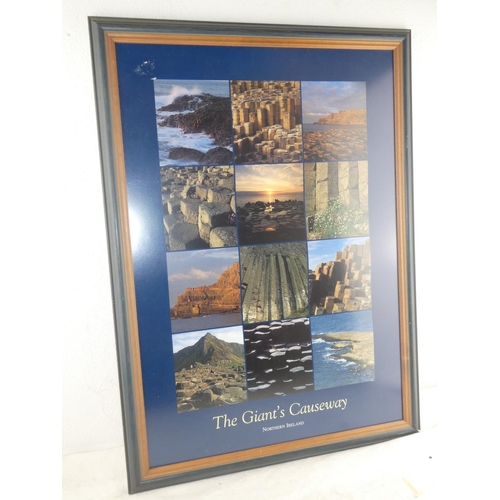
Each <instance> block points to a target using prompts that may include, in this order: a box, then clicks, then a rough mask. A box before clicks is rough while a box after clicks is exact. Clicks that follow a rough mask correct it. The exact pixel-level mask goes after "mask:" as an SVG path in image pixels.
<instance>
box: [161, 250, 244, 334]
mask: <svg viewBox="0 0 500 500" xmlns="http://www.w3.org/2000/svg"><path fill="white" fill-rule="evenodd" d="M167 268H168V287H169V301H170V318H171V325H172V332H174V333H177V332H186V331H194V330H200V329H201V328H216V327H223V326H230V325H237V324H241V302H240V297H241V294H240V268H239V264H238V249H237V248H216V249H209V250H193V251H187V252H174V253H167Z"/></svg>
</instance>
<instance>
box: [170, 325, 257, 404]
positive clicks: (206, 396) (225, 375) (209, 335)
mask: <svg viewBox="0 0 500 500" xmlns="http://www.w3.org/2000/svg"><path fill="white" fill-rule="evenodd" d="M172 345H173V351H174V369H175V391H176V395H177V411H178V412H179V413H183V412H186V411H193V410H202V409H204V408H213V407H215V406H224V405H230V404H237V403H243V402H245V401H246V400H247V392H246V379H245V357H244V356H245V354H244V348H243V332H242V328H241V326H234V327H228V328H218V329H215V330H210V331H207V330H200V331H197V332H190V333H179V334H176V335H173V336H172Z"/></svg>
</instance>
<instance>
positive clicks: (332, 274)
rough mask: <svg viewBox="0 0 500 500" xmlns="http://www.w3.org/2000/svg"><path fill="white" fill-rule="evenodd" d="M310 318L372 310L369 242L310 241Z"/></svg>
mask: <svg viewBox="0 0 500 500" xmlns="http://www.w3.org/2000/svg"><path fill="white" fill-rule="evenodd" d="M308 256H309V302H310V314H311V316H318V315H322V314H332V313H342V312H349V311H359V310H363V309H371V306H372V301H371V256H370V239H369V238H368V237H365V238H341V239H335V240H317V241H310V242H308Z"/></svg>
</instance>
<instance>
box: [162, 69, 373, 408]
mask: <svg viewBox="0 0 500 500" xmlns="http://www.w3.org/2000/svg"><path fill="white" fill-rule="evenodd" d="M154 90H155V105H156V122H157V135H158V146H159V160H160V180H161V200H162V206H163V226H164V235H165V248H166V259H167V271H168V285H169V303H170V318H171V326H172V344H173V356H174V367H175V378H176V395H177V410H178V412H186V411H192V410H199V409H204V408H212V407H216V406H222V405H227V404H237V403H242V402H245V401H251V400H256V399H264V398H274V397H280V396H287V395H290V394H300V393H303V392H307V391H313V390H321V389H329V388H333V387H339V386H345V385H350V384H357V383H362V382H369V381H373V380H374V373H375V371H374V367H375V362H374V339H373V326H372V314H371V287H370V277H371V272H370V269H371V267H370V266H371V261H370V234H369V220H368V152H367V118H366V114H367V113H366V85H365V83H364V82H317V81H315V82H299V81H239V80H238V81H204V80H186V81H184V80H160V79H157V80H155V81H154Z"/></svg>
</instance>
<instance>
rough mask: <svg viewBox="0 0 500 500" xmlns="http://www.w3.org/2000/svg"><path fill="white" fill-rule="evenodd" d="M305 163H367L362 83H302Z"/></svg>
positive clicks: (364, 94)
mask: <svg viewBox="0 0 500 500" xmlns="http://www.w3.org/2000/svg"><path fill="white" fill-rule="evenodd" d="M302 100H303V109H304V115H303V120H304V125H303V126H304V161H350V160H367V159H368V150H367V124H366V84H365V82H302Z"/></svg>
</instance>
